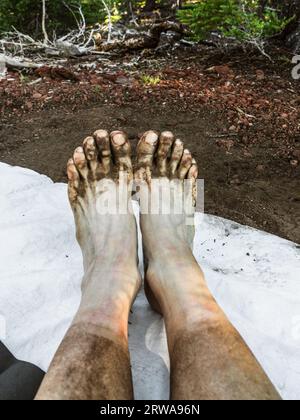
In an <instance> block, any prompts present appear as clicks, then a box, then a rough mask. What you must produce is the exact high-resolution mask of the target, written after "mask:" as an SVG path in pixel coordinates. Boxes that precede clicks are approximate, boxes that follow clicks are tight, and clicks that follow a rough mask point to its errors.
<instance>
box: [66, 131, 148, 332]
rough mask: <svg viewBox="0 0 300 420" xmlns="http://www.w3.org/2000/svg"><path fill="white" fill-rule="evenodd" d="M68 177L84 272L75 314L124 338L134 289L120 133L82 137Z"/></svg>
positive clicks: (128, 171) (126, 152)
mask: <svg viewBox="0 0 300 420" xmlns="http://www.w3.org/2000/svg"><path fill="white" fill-rule="evenodd" d="M68 179H69V185H68V191H69V200H70V203H71V207H72V209H73V213H74V217H75V223H76V232H77V239H78V242H79V245H80V247H81V250H82V254H83V262H84V271H85V275H84V279H83V283H82V292H83V296H82V303H81V306H80V310H79V315H78V316H77V318H79V317H80V320H81V321H82V320H83V318H84V317H85V318H86V321H87V322H89V323H93V324H101V325H102V327H103V328H107V329H108V330H110V329H113V330H114V331H113V332H114V333H117V334H118V335H120V336H123V338H124V337H126V336H127V324H128V322H127V318H126V314H128V312H129V310H130V307H131V305H132V302H133V300H134V298H135V296H136V294H137V291H138V289H139V287H140V274H139V272H138V266H137V259H138V256H137V228H136V221H135V217H134V215H133V211H132V208H131V191H129V190H128V187H129V182H130V181H131V180H132V164H131V148H130V143H129V141H128V139H127V137H126V135H125V134H124V133H123V132H120V131H115V132H113V133H111V134H110V135H109V134H108V132H107V131H104V130H98V131H96V132H95V133H94V135H93V137H88V138H86V139H85V140H84V142H83V146H82V147H78V148H77V149H76V150H75V152H74V155H73V158H71V159H70V160H69V162H68ZM83 315H84V316H83ZM75 322H76V320H75Z"/></svg>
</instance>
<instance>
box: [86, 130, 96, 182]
mask: <svg viewBox="0 0 300 420" xmlns="http://www.w3.org/2000/svg"><path fill="white" fill-rule="evenodd" d="M83 149H84V153H85V157H86V160H87V161H88V162H89V164H90V168H91V171H92V173H93V175H95V174H96V169H97V166H98V150H97V146H96V143H95V140H94V138H93V137H87V138H86V139H85V140H84V142H83Z"/></svg>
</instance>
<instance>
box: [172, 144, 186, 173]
mask: <svg viewBox="0 0 300 420" xmlns="http://www.w3.org/2000/svg"><path fill="white" fill-rule="evenodd" d="M183 150H184V146H183V142H182V141H181V140H179V139H177V140H176V141H175V143H174V148H173V152H172V156H171V162H170V172H171V176H173V177H174V176H175V175H176V173H177V169H178V165H179V163H180V161H181V158H182V155H183Z"/></svg>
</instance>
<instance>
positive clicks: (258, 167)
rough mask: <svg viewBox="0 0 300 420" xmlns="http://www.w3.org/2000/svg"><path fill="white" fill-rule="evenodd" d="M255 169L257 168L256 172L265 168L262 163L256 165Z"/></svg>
mask: <svg viewBox="0 0 300 420" xmlns="http://www.w3.org/2000/svg"><path fill="white" fill-rule="evenodd" d="M256 170H257V172H263V171H264V170H265V166H264V165H257V167H256Z"/></svg>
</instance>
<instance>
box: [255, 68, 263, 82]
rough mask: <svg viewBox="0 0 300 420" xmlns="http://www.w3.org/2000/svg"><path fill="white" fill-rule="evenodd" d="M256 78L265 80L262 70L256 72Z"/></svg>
mask: <svg viewBox="0 0 300 420" xmlns="http://www.w3.org/2000/svg"><path fill="white" fill-rule="evenodd" d="M256 78H257V80H264V79H265V73H264V71H263V70H256Z"/></svg>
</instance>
